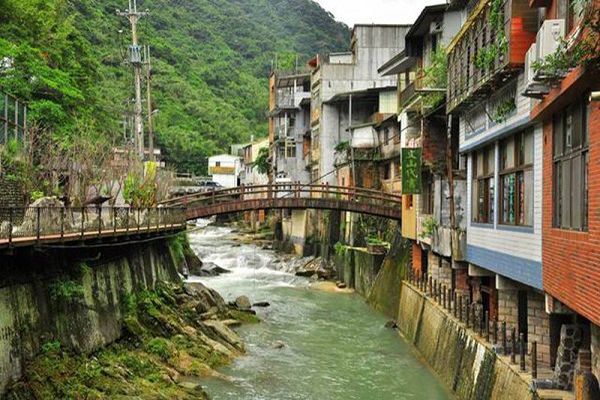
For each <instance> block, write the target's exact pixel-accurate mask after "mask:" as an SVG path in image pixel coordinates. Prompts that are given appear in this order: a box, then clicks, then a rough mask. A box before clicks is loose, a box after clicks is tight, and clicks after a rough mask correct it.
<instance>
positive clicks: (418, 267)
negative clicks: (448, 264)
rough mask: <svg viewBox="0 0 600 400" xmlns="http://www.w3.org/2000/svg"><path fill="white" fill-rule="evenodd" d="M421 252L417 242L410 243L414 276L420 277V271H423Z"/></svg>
mask: <svg viewBox="0 0 600 400" xmlns="http://www.w3.org/2000/svg"><path fill="white" fill-rule="evenodd" d="M422 252H423V250H422V249H421V246H419V245H418V244H417V242H412V262H413V272H414V273H415V276H421V271H423V265H422V263H421V261H422V258H421V255H422Z"/></svg>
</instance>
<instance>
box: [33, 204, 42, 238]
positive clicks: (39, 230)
mask: <svg viewBox="0 0 600 400" xmlns="http://www.w3.org/2000/svg"><path fill="white" fill-rule="evenodd" d="M36 215H37V223H36V228H35V230H36V237H37V243H38V244H40V236H41V221H40V219H41V216H42V209H41V208H40V207H37V210H36Z"/></svg>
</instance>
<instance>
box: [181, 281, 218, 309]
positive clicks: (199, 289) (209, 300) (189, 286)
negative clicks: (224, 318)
mask: <svg viewBox="0 0 600 400" xmlns="http://www.w3.org/2000/svg"><path fill="white" fill-rule="evenodd" d="M183 287H184V290H185V292H186V293H187V294H188V295H189V296H192V297H194V299H195V300H197V301H198V304H196V311H197V312H199V310H204V312H208V311H209V310H210V309H211V308H212V307H216V308H217V310H218V312H219V313H224V312H226V311H227V304H226V303H225V300H223V298H222V297H221V295H220V294H219V293H217V292H216V291H214V290H212V289H210V288H207V287H206V286H204V285H203V284H201V283H200V282H187V283H185V284H184V286H183ZM201 314H202V313H201Z"/></svg>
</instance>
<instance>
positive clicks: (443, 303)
mask: <svg viewBox="0 0 600 400" xmlns="http://www.w3.org/2000/svg"><path fill="white" fill-rule="evenodd" d="M442 308H443V309H446V285H443V286H442Z"/></svg>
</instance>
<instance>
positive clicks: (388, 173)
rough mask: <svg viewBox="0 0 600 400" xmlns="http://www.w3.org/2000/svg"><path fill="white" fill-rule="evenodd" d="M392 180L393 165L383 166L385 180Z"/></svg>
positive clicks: (386, 164)
mask: <svg viewBox="0 0 600 400" xmlns="http://www.w3.org/2000/svg"><path fill="white" fill-rule="evenodd" d="M390 179H392V163H385V164H384V165H383V180H384V181H388V180H390Z"/></svg>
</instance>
